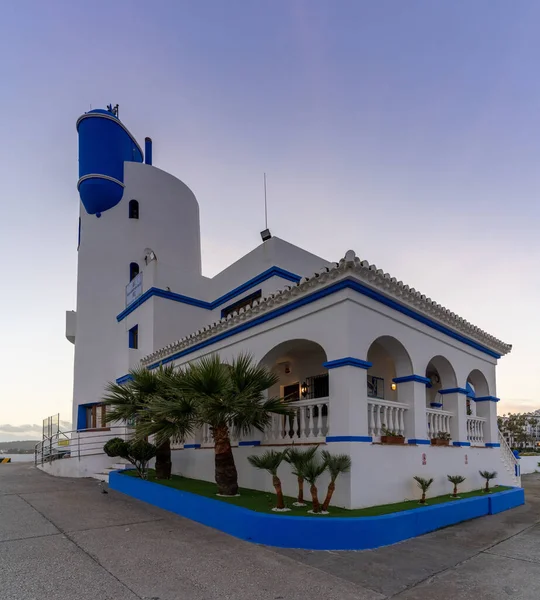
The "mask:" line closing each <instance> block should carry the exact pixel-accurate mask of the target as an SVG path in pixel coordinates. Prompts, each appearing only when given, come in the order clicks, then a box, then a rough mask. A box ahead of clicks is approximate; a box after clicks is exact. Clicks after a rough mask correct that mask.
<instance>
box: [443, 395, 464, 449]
mask: <svg viewBox="0 0 540 600" xmlns="http://www.w3.org/2000/svg"><path fill="white" fill-rule="evenodd" d="M439 393H440V394H441V395H442V396H443V410H447V411H449V412H451V413H453V415H452V419H451V421H450V435H451V436H452V444H453V445H454V446H462V445H463V446H467V445H468V439H467V390H466V389H464V388H452V389H446V390H439Z"/></svg>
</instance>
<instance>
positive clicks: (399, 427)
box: [367, 398, 409, 437]
mask: <svg viewBox="0 0 540 600" xmlns="http://www.w3.org/2000/svg"><path fill="white" fill-rule="evenodd" d="M367 400H368V430H369V435H370V436H372V437H376V436H380V435H384V433H383V430H384V429H387V430H389V431H395V432H396V433H397V434H398V435H405V411H406V410H408V408H409V405H408V404H403V403H401V402H391V401H390V400H375V399H374V398H368V399H367Z"/></svg>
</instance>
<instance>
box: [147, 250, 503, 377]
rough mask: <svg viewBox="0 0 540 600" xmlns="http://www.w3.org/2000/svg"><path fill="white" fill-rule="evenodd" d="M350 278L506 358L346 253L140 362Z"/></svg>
mask: <svg viewBox="0 0 540 600" xmlns="http://www.w3.org/2000/svg"><path fill="white" fill-rule="evenodd" d="M350 276H353V277H354V278H355V279H357V280H359V282H361V283H363V284H365V285H367V286H368V287H370V288H372V289H374V290H376V291H378V292H381V293H383V294H384V295H385V296H387V297H389V298H390V299H394V300H396V301H398V302H399V303H401V304H403V305H405V306H408V307H410V308H412V309H413V310H415V311H417V312H421V313H423V314H424V315H425V316H426V317H428V318H430V319H433V320H436V321H438V322H439V323H440V324H441V325H445V326H446V327H448V328H449V329H452V330H453V331H455V332H456V333H459V334H461V335H463V336H466V337H468V338H470V339H471V340H473V341H475V342H477V343H479V344H481V345H483V346H485V347H486V348H488V349H490V350H492V351H493V352H496V353H497V354H500V355H501V356H503V355H504V354H508V353H509V352H510V351H511V350H512V346H511V345H510V344H506V343H505V342H502V341H501V340H499V339H497V338H496V337H494V336H492V335H490V334H489V333H487V332H485V331H483V330H482V329H480V328H479V327H476V326H475V325H472V324H471V323H469V322H468V321H466V320H465V319H463V318H462V317H460V316H458V315H456V314H455V313H453V312H452V311H450V310H448V309H447V308H444V306H441V305H440V304H437V303H436V302H435V301H433V300H431V298H427V297H426V296H425V295H424V294H421V293H420V292H418V291H416V290H415V289H414V288H410V287H409V286H408V285H405V284H404V283H403V282H402V281H397V280H396V278H395V277H391V276H390V275H389V274H388V273H384V272H383V271H382V270H381V269H377V267H376V266H375V265H370V264H369V263H368V262H367V261H365V260H360V259H359V258H358V257H357V256H356V254H355V252H354V251H353V250H349V251H348V252H347V253H346V254H345V256H344V258H342V259H341V260H340V261H339V263H332V265H331V266H330V267H324V268H323V269H321V270H320V271H318V272H316V273H314V274H313V275H311V276H310V277H303V278H302V279H301V280H300V281H299V282H298V283H297V284H291V285H286V286H285V287H284V288H282V289H281V290H279V291H277V292H275V293H273V294H270V295H269V296H267V297H265V298H261V300H259V301H254V302H253V304H252V305H251V306H248V307H247V308H242V309H240V311H239V312H234V313H233V314H232V315H229V316H228V317H227V318H224V319H220V320H219V321H216V322H215V323H212V324H210V325H207V326H205V327H203V328H202V329H199V330H198V331H195V332H194V333H191V334H190V335H188V336H186V337H184V338H182V339H180V340H178V341H176V342H174V343H172V344H169V345H168V346H165V347H164V348H160V349H159V350H156V351H155V352H152V353H151V354H149V355H147V356H145V357H144V358H143V359H142V361H141V362H142V364H143V365H144V366H148V365H150V364H152V363H154V362H159V361H160V360H163V359H165V358H167V357H169V356H171V355H172V354H175V353H176V352H179V351H180V350H183V349H185V348H188V347H189V346H192V345H194V344H198V343H199V342H201V341H202V340H205V339H207V338H210V337H213V336H214V335H217V334H218V333H221V332H222V331H224V330H226V329H230V328H232V327H234V326H236V325H238V324H239V323H243V322H245V321H249V320H251V319H252V318H255V317H256V316H259V315H260V314H262V313H265V312H268V311H270V310H272V309H274V308H276V307H277V306H278V305H282V304H286V303H287V302H289V301H291V300H296V299H298V298H299V297H301V296H304V295H308V294H309V293H311V292H313V291H314V290H315V289H316V288H319V287H320V288H322V287H324V286H326V285H327V284H329V283H332V282H334V281H335V280H337V279H343V278H345V277H350Z"/></svg>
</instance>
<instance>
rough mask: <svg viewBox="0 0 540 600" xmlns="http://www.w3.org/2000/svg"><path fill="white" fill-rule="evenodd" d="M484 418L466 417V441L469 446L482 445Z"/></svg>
mask: <svg viewBox="0 0 540 600" xmlns="http://www.w3.org/2000/svg"><path fill="white" fill-rule="evenodd" d="M485 422H486V419H485V418H484V417H467V441H468V442H471V444H483V443H484V423H485Z"/></svg>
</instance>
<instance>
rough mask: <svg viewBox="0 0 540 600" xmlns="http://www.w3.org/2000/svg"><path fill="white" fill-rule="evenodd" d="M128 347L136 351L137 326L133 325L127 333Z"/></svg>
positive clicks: (137, 341) (137, 344)
mask: <svg viewBox="0 0 540 600" xmlns="http://www.w3.org/2000/svg"><path fill="white" fill-rule="evenodd" d="M128 334H129V347H130V348H133V350H137V348H138V347H139V326H138V325H135V327H132V328H131V329H130V330H129V331H128Z"/></svg>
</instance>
